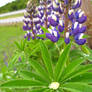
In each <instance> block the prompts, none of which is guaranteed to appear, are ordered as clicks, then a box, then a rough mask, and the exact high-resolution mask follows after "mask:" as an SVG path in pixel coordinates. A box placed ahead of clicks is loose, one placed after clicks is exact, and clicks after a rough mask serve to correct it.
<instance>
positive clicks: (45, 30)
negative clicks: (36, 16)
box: [41, 26, 49, 33]
mask: <svg viewBox="0 0 92 92" xmlns="http://www.w3.org/2000/svg"><path fill="white" fill-rule="evenodd" d="M41 29H42V30H43V31H44V33H47V32H49V31H48V30H47V29H46V28H45V27H42V26H41Z"/></svg>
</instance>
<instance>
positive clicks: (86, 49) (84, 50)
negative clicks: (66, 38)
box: [81, 45, 90, 55]
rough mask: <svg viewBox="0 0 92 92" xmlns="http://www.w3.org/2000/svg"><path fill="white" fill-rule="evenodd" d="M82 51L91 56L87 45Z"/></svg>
mask: <svg viewBox="0 0 92 92" xmlns="http://www.w3.org/2000/svg"><path fill="white" fill-rule="evenodd" d="M81 50H82V51H83V52H84V53H86V54H88V55H89V54H90V52H89V50H88V48H87V47H86V45H83V46H81Z"/></svg>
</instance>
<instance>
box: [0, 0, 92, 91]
mask: <svg viewBox="0 0 92 92" xmlns="http://www.w3.org/2000/svg"><path fill="white" fill-rule="evenodd" d="M81 3H82V0H40V1H39V0H37V1H36V0H29V2H28V4H27V8H26V10H27V13H26V14H25V15H24V25H23V29H24V31H26V32H27V33H26V34H25V35H24V38H26V39H24V41H21V43H18V42H15V44H16V46H17V50H16V54H15V55H14V57H13V59H11V61H10V63H9V64H8V68H7V71H8V72H10V71H11V70H12V68H15V70H16V73H14V71H13V72H12V74H13V73H14V77H12V76H11V77H12V78H11V79H10V81H8V82H5V83H2V84H1V85H0V88H12V89H13V88H17V89H25V91H24V92H92V85H91V84H92V77H91V76H92V72H91V71H92V64H91V63H90V61H92V50H91V49H90V48H88V47H87V46H86V45H85V43H86V39H85V38H84V37H85V36H86V35H84V33H85V31H86V26H85V25H84V24H83V23H84V22H85V21H86V20H87V17H86V15H85V14H84V12H83V11H82V10H81V9H79V8H80V6H81ZM39 39H40V40H39ZM5 74H6V73H5ZM6 76H7V74H6ZM9 76H10V75H9Z"/></svg>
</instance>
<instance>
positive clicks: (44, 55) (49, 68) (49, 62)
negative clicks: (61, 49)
mask: <svg viewBox="0 0 92 92" xmlns="http://www.w3.org/2000/svg"><path fill="white" fill-rule="evenodd" d="M40 48H41V53H42V58H43V61H44V64H45V67H46V69H47V71H48V73H49V76H50V77H51V78H53V68H52V60H51V57H50V55H49V52H48V49H47V47H46V45H45V44H44V43H43V42H42V41H40Z"/></svg>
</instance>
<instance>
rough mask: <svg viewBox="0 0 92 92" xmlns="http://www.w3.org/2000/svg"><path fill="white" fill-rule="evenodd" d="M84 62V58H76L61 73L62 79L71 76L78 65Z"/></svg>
mask: <svg viewBox="0 0 92 92" xmlns="http://www.w3.org/2000/svg"><path fill="white" fill-rule="evenodd" d="M84 61H85V59H84V58H78V59H76V60H74V61H72V62H71V63H70V64H69V65H68V66H67V67H66V68H65V70H64V72H63V75H62V76H63V78H66V77H67V76H68V75H69V74H71V73H72V72H74V71H75V70H76V69H77V68H78V67H79V66H80V64H82V63H83V62H84Z"/></svg>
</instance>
